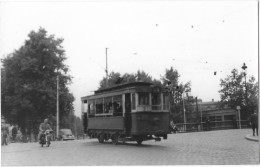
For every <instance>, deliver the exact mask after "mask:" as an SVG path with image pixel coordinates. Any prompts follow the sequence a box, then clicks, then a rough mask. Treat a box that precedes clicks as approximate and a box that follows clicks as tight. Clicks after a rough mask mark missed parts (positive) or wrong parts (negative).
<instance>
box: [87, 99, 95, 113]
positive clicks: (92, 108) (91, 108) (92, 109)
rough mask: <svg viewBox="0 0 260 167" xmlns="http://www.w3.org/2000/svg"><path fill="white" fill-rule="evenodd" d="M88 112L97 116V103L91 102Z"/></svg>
mask: <svg viewBox="0 0 260 167" xmlns="http://www.w3.org/2000/svg"><path fill="white" fill-rule="evenodd" d="M88 110H89V113H90V114H95V101H94V100H89V104H88Z"/></svg>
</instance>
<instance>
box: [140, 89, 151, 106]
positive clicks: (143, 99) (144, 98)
mask: <svg viewBox="0 0 260 167" xmlns="http://www.w3.org/2000/svg"><path fill="white" fill-rule="evenodd" d="M138 95H139V97H138V99H139V102H138V103H139V105H149V93H147V92H140V93H138Z"/></svg>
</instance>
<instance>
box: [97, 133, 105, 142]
mask: <svg viewBox="0 0 260 167" xmlns="http://www.w3.org/2000/svg"><path fill="white" fill-rule="evenodd" d="M104 139H105V138H104V135H103V134H101V135H99V137H98V142H99V143H104Z"/></svg>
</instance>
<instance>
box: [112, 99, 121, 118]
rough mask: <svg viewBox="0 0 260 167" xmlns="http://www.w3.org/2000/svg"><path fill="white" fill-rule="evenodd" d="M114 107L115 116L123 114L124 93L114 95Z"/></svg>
mask: <svg viewBox="0 0 260 167" xmlns="http://www.w3.org/2000/svg"><path fill="white" fill-rule="evenodd" d="M113 101H114V102H113V107H114V116H122V115H123V109H122V95H119V96H114V100H113Z"/></svg>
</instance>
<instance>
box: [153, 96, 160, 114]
mask: <svg viewBox="0 0 260 167" xmlns="http://www.w3.org/2000/svg"><path fill="white" fill-rule="evenodd" d="M152 110H161V94H160V93H152Z"/></svg>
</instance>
